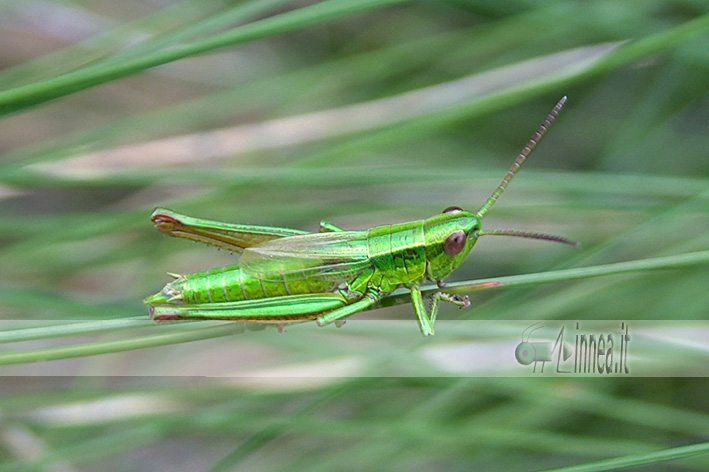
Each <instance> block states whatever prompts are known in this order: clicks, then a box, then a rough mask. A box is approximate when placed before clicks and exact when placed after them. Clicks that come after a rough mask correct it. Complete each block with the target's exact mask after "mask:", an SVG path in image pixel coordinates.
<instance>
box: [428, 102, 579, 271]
mask: <svg viewBox="0 0 709 472" xmlns="http://www.w3.org/2000/svg"><path fill="white" fill-rule="evenodd" d="M564 103H566V97H563V98H562V99H561V100H559V103H557V104H556V106H555V107H554V109H553V110H552V111H551V113H549V115H548V116H547V118H546V120H544V123H542V125H541V126H540V127H539V129H538V130H537V132H536V133H534V136H532V139H530V140H529V142H528V143H527V145H526V146H525V147H524V149H523V150H522V152H521V153H520V154H519V156H517V159H516V160H515V162H514V163H513V164H512V167H511V168H510V170H509V171H508V172H507V175H505V178H504V179H502V182H500V185H498V186H497V189H495V191H494V192H493V193H492V195H490V198H488V199H487V201H486V202H485V204H484V205H483V206H482V207H481V208H480V209H479V210H478V211H477V212H476V213H471V212H469V211H465V210H463V209H461V208H458V207H449V208H446V209H445V210H444V211H443V214H441V215H436V216H434V217H431V218H429V219H427V220H426V221H425V222H424V233H425V235H426V260H427V266H426V275H427V276H428V277H429V278H430V279H432V280H436V281H440V280H443V279H444V278H445V277H446V276H448V275H449V274H450V273H451V272H453V270H455V269H456V268H457V267H458V266H459V265H460V264H461V263H462V262H463V260H465V258H466V257H467V256H468V254H469V253H470V251H471V250H472V249H473V246H475V243H476V242H477V241H478V238H479V237H480V236H516V237H520V238H530V239H542V240H545V241H553V242H559V243H564V244H569V245H572V246H577V245H578V243H576V242H573V241H570V240H568V239H566V238H562V237H560V236H551V235H548V234H542V233H530V232H525V231H516V230H489V231H485V230H483V229H482V226H481V221H482V219H483V217H484V216H485V214H486V213H487V212H488V211H489V210H490V208H492V206H493V205H494V204H495V202H496V201H497V199H498V198H500V196H501V195H502V193H503V192H504V191H505V188H507V184H509V182H510V180H512V178H513V177H514V176H515V174H516V173H517V171H518V170H519V168H520V166H521V165H522V163H524V161H525V160H526V159H527V156H529V154H530V153H531V152H532V149H534V147H535V146H536V145H537V143H538V142H539V140H540V139H541V138H542V136H543V135H544V133H546V131H547V128H548V127H549V125H550V124H551V123H552V121H554V119H555V118H556V115H557V113H559V110H561V107H563V106H564Z"/></svg>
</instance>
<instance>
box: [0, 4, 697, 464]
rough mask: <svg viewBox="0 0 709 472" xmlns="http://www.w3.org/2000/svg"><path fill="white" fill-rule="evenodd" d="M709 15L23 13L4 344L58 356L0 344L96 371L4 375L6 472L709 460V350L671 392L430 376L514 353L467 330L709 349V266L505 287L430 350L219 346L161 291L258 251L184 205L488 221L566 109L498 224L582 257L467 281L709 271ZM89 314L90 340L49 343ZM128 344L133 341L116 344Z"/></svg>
mask: <svg viewBox="0 0 709 472" xmlns="http://www.w3.org/2000/svg"><path fill="white" fill-rule="evenodd" d="M708 11H709V4H707V2H704V1H696V0H695V1H693V0H685V1H679V0H677V1H639V2H624V1H620V0H618V1H599V2H580V1H579V2H575V1H550V2H528V1H515V0H509V1H508V0H503V1H496V2H484V1H465V0H459V1H447V2H395V1H359V2H356V1H346V0H340V1H330V2H321V3H314V2H297V1H276V0H261V1H249V2H219V1H205V0H192V1H184V2H169V1H152V2H139V1H124V2H109V1H105V0H103V1H102V0H95V1H92V2H70V1H50V2H36V1H26V2H3V3H1V4H0V28H1V29H0V67H1V68H2V70H1V71H0V114H1V116H0V137H1V138H0V153H1V155H0V323H2V325H0V327H2V329H3V331H2V332H0V338H1V339H2V340H3V341H18V339H19V338H18V337H17V336H16V335H15V334H13V333H12V332H9V330H10V329H15V328H19V327H27V326H33V327H35V328H36V330H37V331H35V332H34V333H36V336H35V337H36V338H42V339H36V340H34V341H31V340H29V338H30V336H26V337H25V338H22V339H26V340H25V341H24V342H6V343H4V344H0V364H9V363H13V362H14V363H17V362H20V361H23V360H33V361H37V360H47V359H58V358H60V357H68V358H69V359H66V360H49V361H46V362H41V363H33V364H25V363H21V362H20V363H19V364H18V365H14V366H8V367H0V375H3V377H1V378H0V394H1V396H0V466H1V467H2V468H3V470H67V471H72V470H79V471H83V470H97V469H98V468H100V469H101V470H126V471H128V470H289V471H290V470H308V471H317V470H333V469H336V470H402V471H403V470H407V471H409V470H534V469H543V468H549V467H555V466H563V465H573V464H584V463H589V462H593V461H596V460H600V459H605V458H611V457H617V456H626V455H630V454H642V453H648V452H652V451H658V450H662V449H667V448H671V447H676V446H683V445H689V444H696V443H703V442H705V441H707V438H708V437H709V401H708V400H707V395H706V392H707V387H708V386H709V384H708V382H707V380H706V378H696V377H683V375H689V374H688V373H689V372H692V369H693V368H694V367H696V366H697V365H706V362H707V355H708V354H707V352H706V351H707V349H706V344H705V343H704V344H703V345H702V344H701V343H700V344H699V347H696V346H695V348H692V347H691V346H679V347H678V351H677V361H676V364H675V365H674V369H675V370H674V373H675V374H676V375H677V377H664V378H662V377H660V378H652V377H648V378H640V377H635V378H620V377H608V378H598V377H592V378H570V377H559V376H557V377H545V378H529V377H527V378H525V377H514V376H513V377H502V378H491V377H476V376H474V375H468V376H465V377H460V378H459V377H455V376H454V377H450V376H446V375H450V371H449V370H446V365H447V361H446V360H445V359H444V361H443V362H442V364H441V363H440V362H439V363H438V364H436V365H435V366H432V365H430V364H429V362H428V361H429V360H430V359H428V358H427V353H430V352H432V351H430V350H431V349H433V348H434V347H435V346H437V347H439V348H445V347H446V346H460V345H471V346H475V345H479V344H480V343H485V342H487V341H490V340H492V339H493V334H492V333H486V332H470V331H465V330H462V331H458V330H454V329H453V328H452V327H453V326H454V324H449V325H446V324H445V320H520V319H526V320H547V319H548V320H597V319H601V320H626V321H628V320H688V321H689V323H688V324H682V326H683V327H685V326H687V327H688V328H687V329H688V331H692V330H695V331H697V330H702V329H704V330H705V329H706V323H704V324H702V322H703V321H705V320H706V319H707V315H708V314H709V299H708V298H707V295H706V287H707V283H708V282H709V271H708V270H707V266H706V258H704V263H701V261H699V259H697V262H696V263H694V264H688V265H687V266H686V267H683V268H678V269H672V270H665V271H658V272H648V273H642V274H632V275H624V276H613V277H608V278H599V279H589V280H581V281H566V282H561V283H556V284H549V285H543V286H537V287H530V288H521V289H520V288H517V289H510V290H506V291H505V290H501V291H494V292H476V293H475V294H473V295H472V300H473V306H472V307H471V309H469V310H465V311H458V310H457V309H455V308H454V307H451V306H444V307H442V310H441V314H440V318H441V319H442V320H443V323H441V322H439V326H438V329H437V334H436V336H435V337H434V338H432V339H421V338H420V335H419V334H418V330H417V327H416V322H415V320H414V319H415V318H414V315H413V311H412V309H411V307H410V306H409V305H402V306H397V307H390V308H384V309H380V310H375V311H370V312H366V313H362V314H359V315H357V316H356V317H355V318H356V319H371V320H405V322H404V321H402V322H395V323H386V322H382V324H381V325H378V324H373V325H371V324H361V325H358V324H357V323H356V321H355V322H352V323H349V324H348V325H347V326H345V327H344V328H342V329H341V330H337V331H336V330H335V328H334V327H328V328H323V329H318V328H317V327H316V326H315V325H314V324H312V323H310V324H303V325H298V326H293V327H291V328H288V331H287V333H285V334H281V335H279V334H277V333H276V332H275V330H272V329H267V330H264V331H246V332H243V333H241V334H239V335H238V336H228V337H217V336H224V335H226V334H230V333H231V331H229V330H230V329H231V328H228V327H225V325H224V324H223V323H212V322H204V323H182V324H178V325H170V326H167V325H161V326H154V325H153V324H152V323H151V322H150V321H149V320H147V310H146V308H145V307H144V306H143V305H142V303H141V300H142V299H143V298H144V297H146V296H147V295H149V294H152V293H154V292H156V291H158V290H160V288H161V287H162V286H163V285H164V284H165V283H166V282H167V276H166V275H165V272H166V271H171V272H180V273H187V272H193V271H196V270H203V269H207V268H211V267H217V266H221V265H227V264H232V263H235V262H236V258H235V257H234V256H232V255H229V254H227V253H224V252H218V251H214V250H211V249H209V248H205V247H200V246H199V245H194V244H190V243H188V242H185V241H179V240H176V239H172V238H166V237H163V236H161V235H160V234H158V233H157V232H156V231H155V230H154V229H153V227H152V224H151V223H150V221H149V215H150V212H151V211H152V209H153V208H154V207H156V206H165V207H168V208H172V209H175V210H177V211H179V212H182V213H186V214H189V215H193V216H199V217H203V218H209V219H215V220H222V221H229V222H235V223H250V224H259V225H274V226H283V227H292V228H299V229H305V230H311V231H316V230H317V226H318V223H319V221H320V220H321V219H324V220H328V221H331V222H332V223H335V224H337V225H340V226H343V227H345V228H348V229H366V228H369V227H372V226H375V225H378V224H386V223H396V222H403V221H410V220H415V219H421V218H426V217H428V216H431V215H433V214H436V213H439V212H440V211H441V210H443V209H444V208H446V207H448V206H451V205H458V206H461V207H464V208H466V209H471V210H477V209H478V208H479V206H480V205H481V204H482V203H483V202H484V201H485V199H486V198H487V197H488V196H489V194H490V193H491V192H492V191H493V190H494V188H495V186H496V185H497V184H498V183H499V181H500V179H501V178H502V177H503V176H504V174H505V172H506V171H507V169H508V168H509V166H510V164H511V163H512V161H513V160H514V158H515V156H516V155H517V153H518V152H519V150H520V149H521V148H522V146H523V145H524V143H526V141H527V140H528V139H529V137H530V136H531V135H532V133H533V132H534V130H535V129H536V128H537V126H538V125H539V124H540V123H541V122H542V120H543V118H544V117H545V116H546V114H547V113H548V111H549V110H550V109H551V108H552V106H553V105H554V104H555V103H556V102H557V100H558V99H559V98H560V97H561V96H562V95H568V97H569V102H568V104H567V106H566V108H565V109H564V110H563V112H562V113H561V114H560V116H559V119H558V120H557V122H556V123H555V124H554V125H553V127H552V128H551V131H550V133H549V134H548V135H547V137H546V138H545V140H544V141H543V143H542V144H541V145H540V146H539V147H538V148H537V150H536V151H535V153H534V154H533V155H532V157H531V158H530V159H529V161H528V162H527V163H526V164H525V167H524V168H523V169H522V170H521V172H520V173H519V174H518V176H517V178H516V179H515V181H514V182H513V183H512V184H511V186H510V188H509V190H508V192H507V193H505V195H504V196H503V197H502V198H501V199H500V201H499V203H498V204H497V205H496V206H495V207H494V209H493V210H492V211H491V212H490V213H489V214H488V216H486V219H485V222H484V227H485V228H487V229H490V228H514V229H521V230H528V231H539V232H546V233H552V234H560V235H564V236H567V237H569V238H572V239H575V240H578V241H580V242H581V243H582V246H581V248H580V249H578V250H573V249H570V248H567V247H565V246H560V245H554V244H545V243H541V242H535V241H525V240H518V239H510V238H487V239H483V240H481V241H480V242H479V243H478V246H477V247H476V249H475V250H474V252H473V253H472V255H471V256H470V257H469V259H468V261H467V262H466V264H464V265H463V266H462V267H461V268H460V269H458V270H457V271H456V272H455V274H454V275H453V277H451V280H475V279H479V278H484V277H492V276H504V275H513V274H523V273H531V272H544V271H548V270H554V269H563V268H571V267H586V266H594V265H597V264H606V263H614V262H622V261H632V260H638V259H645V258H654V257H659V256H671V255H682V254H689V253H698V252H700V251H705V252H704V254H706V250H707V249H708V248H709V218H707V216H708V215H709V186H708V185H707V184H708V183H709V179H708V177H709V167H708V166H707V162H708V160H707V158H708V157H709V143H708V141H707V131H708V129H707V122H709V94H707V84H709V34H707V33H709V19H708V17H707V12H708ZM121 319H127V320H126V321H125V322H126V324H125V325H119V324H118V323H119V322H120V320H121ZM101 320H105V321H106V323H105V324H103V325H102V324H100V323H99V322H100V321H101ZM67 321H82V322H89V323H88V324H83V325H70V327H69V328H67V330H66V332H65V333H62V335H59V333H58V332H57V331H56V330H55V331H51V329H45V328H46V327H49V326H56V324H58V323H65V322H67ZM30 322H31V323H30ZM91 323H94V324H91ZM77 326H83V327H87V326H88V327H89V328H87V329H86V330H85V331H81V329H80V328H77ZM379 326H381V328H379ZM447 327H448V328H449V329H446V328H447ZM119 328H120V329H119ZM699 332H702V331H699ZM703 332H706V331H703ZM8 333H9V334H8ZM67 335H68V336H67ZM2 336H4V337H2ZM13 336H14V337H13ZM202 338H209V339H206V340H201V341H199V342H192V343H189V344H185V343H182V342H184V341H188V340H196V339H202ZM163 345H164V346H163ZM77 346H78V348H76V347H77ZM82 346H83V347H82ZM150 346H154V347H150ZM157 346H162V347H157ZM139 347H140V348H144V349H139V350H137V349H135V348H139ZM146 347H149V348H146ZM43 349H44V350H45V351H42V350H43ZM52 349H55V350H53V351H52ZM56 349H59V351H57V350H56ZM61 349H65V350H64V351H61ZM72 349H76V350H73V351H72ZM82 349H83V350H82ZM108 351H122V352H118V353H115V354H102V355H94V354H101V353H103V352H108ZM438 352H439V353H440V352H446V351H438ZM450 352H451V353H452V354H450V356H451V357H450V359H449V361H450V364H451V365H452V364H455V362H456V361H457V360H458V359H455V358H454V356H455V354H454V353H455V352H456V351H455V350H451V351H450ZM496 352H497V351H496ZM12 356H16V357H12ZM23 356H24V357H23ZM13 359H14V360H13ZM177 367H185V369H186V370H185V371H184V372H189V374H184V373H182V372H183V371H180V370H179V369H178V368H177ZM423 372H425V375H424V374H423ZM498 373H499V372H498ZM501 374H502V375H504V372H502V373H501ZM202 375H212V376H214V377H207V378H205V377H200V376H202ZM646 467H647V468H646V469H645V470H706V469H707V468H709V459H707V458H706V456H704V457H694V458H682V459H680V460H676V461H673V462H668V463H655V464H654V465H650V466H646Z"/></svg>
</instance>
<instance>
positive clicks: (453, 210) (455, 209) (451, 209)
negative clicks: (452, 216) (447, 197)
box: [443, 206, 463, 213]
mask: <svg viewBox="0 0 709 472" xmlns="http://www.w3.org/2000/svg"><path fill="white" fill-rule="evenodd" d="M461 211H463V209H462V208H461V207H457V206H450V207H448V208H446V209H445V210H443V213H460V212H461Z"/></svg>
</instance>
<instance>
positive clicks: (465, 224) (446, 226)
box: [423, 207, 480, 281]
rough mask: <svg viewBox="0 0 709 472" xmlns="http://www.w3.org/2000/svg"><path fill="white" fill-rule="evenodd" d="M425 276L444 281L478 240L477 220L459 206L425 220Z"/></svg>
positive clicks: (478, 221) (478, 226)
mask: <svg viewBox="0 0 709 472" xmlns="http://www.w3.org/2000/svg"><path fill="white" fill-rule="evenodd" d="M423 224H424V234H425V235H426V263H427V264H426V275H427V276H428V277H429V278H430V279H432V280H436V281H438V280H443V279H444V278H445V277H447V276H448V275H449V274H450V273H451V272H453V271H454V270H455V269H456V268H457V267H458V266H459V265H460V264H461V263H462V262H463V261H464V260H465V258H466V257H467V256H468V254H469V253H470V251H471V250H472V249H473V246H475V243H476V242H477V240H478V232H479V231H480V218H478V217H477V216H476V215H475V214H473V213H470V212H469V211H465V210H462V209H460V208H458V207H450V208H447V209H446V210H445V211H444V212H443V213H442V214H440V215H436V216H433V217H431V218H429V219H427V220H425V221H424V223H423Z"/></svg>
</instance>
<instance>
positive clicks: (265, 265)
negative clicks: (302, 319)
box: [239, 231, 372, 282]
mask: <svg viewBox="0 0 709 472" xmlns="http://www.w3.org/2000/svg"><path fill="white" fill-rule="evenodd" d="M239 266H240V267H241V269H242V270H243V271H245V272H247V273H248V274H250V275H253V276H254V277H258V278H259V279H261V280H269V281H281V280H284V278H285V279H291V280H294V279H305V278H315V279H319V280H327V281H333V282H337V281H345V280H349V279H351V278H352V277H353V276H355V275H357V274H359V273H360V272H362V271H363V270H366V269H368V268H370V267H371V266H372V263H371V261H370V259H369V251H368V249H367V232H366V231H339V232H334V233H318V234H306V235H299V236H291V237H287V238H280V239H274V240H272V241H268V242H266V243H263V244H260V245H258V246H254V247H251V248H248V249H246V250H245V251H244V254H243V255H242V256H241V260H240V261H239Z"/></svg>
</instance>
